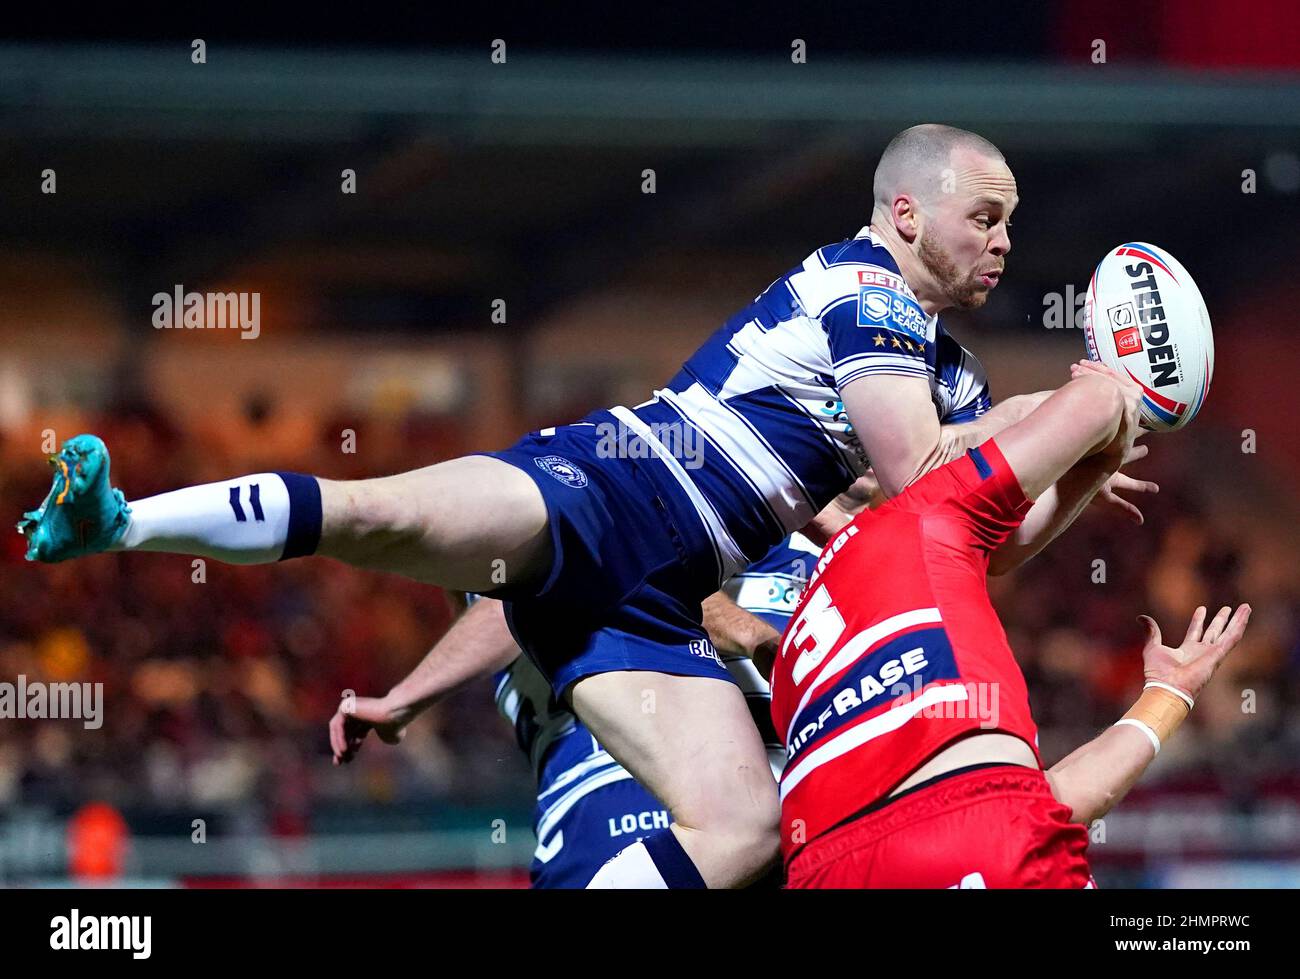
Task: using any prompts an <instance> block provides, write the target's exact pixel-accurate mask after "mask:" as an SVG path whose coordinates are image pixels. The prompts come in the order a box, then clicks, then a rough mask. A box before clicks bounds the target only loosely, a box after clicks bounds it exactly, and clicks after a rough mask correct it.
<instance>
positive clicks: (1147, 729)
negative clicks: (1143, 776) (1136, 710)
mask: <svg viewBox="0 0 1300 979" xmlns="http://www.w3.org/2000/svg"><path fill="white" fill-rule="evenodd" d="M1121 724H1127V725H1129V726H1130V727H1135V728H1137V729H1138V730H1139V731H1141V732H1142V733H1143V734H1145V735H1146V736H1147V740H1148V741H1150V742H1151V747H1152V748H1154V749H1155V750H1156V754H1157V755H1158V754H1160V738H1159V736H1158V735H1157V734H1156V732H1155V731H1154V730H1152V728H1151V726H1150V725H1149V724H1144V723H1143V722H1142V721H1139V720H1138V719H1137V718H1136V717H1124V718H1121V719H1120V720H1118V721H1116V722H1115V726H1116V727H1119V726H1120V725H1121Z"/></svg>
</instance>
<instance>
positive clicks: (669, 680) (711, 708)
mask: <svg viewBox="0 0 1300 979" xmlns="http://www.w3.org/2000/svg"><path fill="white" fill-rule="evenodd" d="M570 696H571V698H572V702H573V709H574V712H575V713H576V714H577V715H578V717H579V718H580V719H581V720H582V722H583V723H584V724H586V725H587V727H588V728H590V729H591V732H592V734H594V735H595V737H596V739H597V740H598V741H599V742H600V743H601V744H602V745H603V746H604V748H605V750H606V751H608V752H609V753H610V754H611V755H613V756H614V757H615V758H616V759H617V760H618V761H619V762H620V764H622V765H623V767H624V768H626V769H627V770H628V771H630V772H631V773H632V775H633V776H634V777H635V778H636V779H637V781H638V782H640V783H641V784H642V785H644V786H645V787H646V788H647V789H648V790H649V791H650V792H651V793H652V794H653V795H654V796H655V797H657V798H659V799H661V800H663V802H664V804H665V805H667V806H668V810H669V812H671V813H672V815H673V820H674V822H676V823H678V824H679V825H681V826H684V827H687V828H690V829H709V828H716V827H719V826H721V827H724V828H725V826H726V824H727V823H735V822H736V821H737V820H741V821H744V822H746V823H747V824H749V825H754V824H764V823H766V822H769V821H771V822H773V823H774V822H775V819H776V813H777V809H778V802H777V793H776V782H775V781H774V780H773V778H772V769H771V767H770V765H769V764H768V760H767V753H766V750H765V749H764V747H763V740H762V738H761V737H760V736H759V733H758V729H757V728H756V727H755V726H754V721H753V718H752V717H751V716H750V713H749V707H748V706H747V704H746V703H745V696H744V694H743V693H741V691H740V688H739V687H737V686H736V685H735V684H734V683H731V682H729V681H727V680H722V679H713V678H711V677H700V676H673V675H669V674H665V673H651V672H645V671H638V670H626V671H620V672H611V673H600V674H597V675H594V676H588V677H584V678H583V679H581V680H579V681H577V682H576V683H575V684H574V685H573V687H572V688H571V693H570Z"/></svg>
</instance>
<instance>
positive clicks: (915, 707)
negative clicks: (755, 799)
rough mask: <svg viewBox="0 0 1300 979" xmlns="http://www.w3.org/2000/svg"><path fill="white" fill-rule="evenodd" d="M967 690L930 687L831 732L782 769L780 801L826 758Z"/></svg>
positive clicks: (951, 700)
mask: <svg viewBox="0 0 1300 979" xmlns="http://www.w3.org/2000/svg"><path fill="white" fill-rule="evenodd" d="M969 695H970V694H969V691H968V690H967V689H966V687H965V685H964V684H961V683H948V684H945V685H943V686H941V687H931V688H930V689H929V690H926V691H925V692H924V693H922V694H921V695H920V696H919V697H914V698H912V699H910V700H908V701H907V702H905V703H902V704H899V705H898V706H897V707H892V708H890V709H889V710H887V711H885V712H884V713H881V714H877V715H876V716H875V717H872V718H869V719H868V720H865V721H863V722H862V723H861V724H858V725H856V726H854V727H851V728H849V729H848V730H847V731H844V732H842V733H840V734H837V735H835V736H833V737H832V738H831V739H830V740H829V741H827V742H826V743H825V744H823V745H821V746H820V747H818V748H815V749H813V750H812V751H810V752H808V754H806V755H804V756H803V757H802V758H800V759H799V760H798V761H797V762H795V763H794V764H793V765H790V766H789V767H787V768H786V770H785V775H784V776H783V777H782V779H781V800H782V801H783V802H784V801H785V797H786V795H787V794H788V793H790V792H793V791H794V787H795V786H796V785H798V784H799V783H800V782H802V781H803V780H804V779H805V778H807V777H808V776H809V775H811V774H812V773H813V772H814V771H816V770H817V769H818V768H820V767H821V766H822V765H825V764H826V763H827V762H829V761H834V760H835V759H836V758H839V757H840V756H841V755H845V754H848V753H849V752H850V751H852V750H853V749H854V748H860V747H861V746H862V745H864V744H866V743H867V742H868V741H872V740H874V739H876V738H878V737H880V736H881V735H882V734H889V733H890V732H891V731H896V730H898V729H899V728H900V727H902V726H903V725H904V724H906V723H907V722H908V721H910V720H911V719H912V718H913V717H915V716H916V715H917V714H919V713H920V712H921V711H922V710H924V709H925V708H927V707H929V706H931V705H932V704H946V703H954V702H956V701H959V700H966V699H967V697H968V696H969Z"/></svg>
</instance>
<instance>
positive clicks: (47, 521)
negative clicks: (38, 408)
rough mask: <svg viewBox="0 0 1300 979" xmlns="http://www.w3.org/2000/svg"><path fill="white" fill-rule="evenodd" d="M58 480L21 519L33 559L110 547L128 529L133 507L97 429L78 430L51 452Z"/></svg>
mask: <svg viewBox="0 0 1300 979" xmlns="http://www.w3.org/2000/svg"><path fill="white" fill-rule="evenodd" d="M50 465H51V466H53V467H54V484H53V485H52V486H51V487H50V493H49V495H48V496H47V497H45V502H44V503H42V504H41V505H40V506H39V507H38V508H37V509H35V510H33V511H31V512H30V513H25V514H23V519H22V520H20V521H18V532H19V533H20V534H22V535H23V536H24V537H26V538H27V560H29V561H44V562H46V563H48V564H53V563H55V562H57V561H66V560H68V559H69V558H74V557H84V556H86V555H87V554H98V553H99V552H101V551H106V550H108V548H110V547H112V546H113V545H114V544H116V543H117V542H118V540H120V539H121V537H122V535H123V534H124V533H126V525H127V524H128V523H129V522H130V517H129V515H130V513H131V508H130V507H129V506H127V505H126V498H125V497H124V496H123V495H122V491H121V490H118V489H113V487H112V486H110V485H109V483H108V465H109V460H108V448H107V447H106V446H105V445H104V442H103V440H102V439H100V438H98V437H97V436H95V435H78V436H76V437H74V438H70V439H68V441H66V442H64V443H63V448H62V450H60V452H59V454H58V455H56V456H52V457H51V458H50Z"/></svg>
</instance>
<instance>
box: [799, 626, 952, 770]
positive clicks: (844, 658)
mask: <svg viewBox="0 0 1300 979" xmlns="http://www.w3.org/2000/svg"><path fill="white" fill-rule="evenodd" d="M941 621H943V620H942V618H941V617H940V615H939V610H938V609H937V608H918V609H914V610H912V611H911V612H902V613H900V614H899V615H891V616H890V617H889V618H887V619H884V620H882V621H880V622H877V623H876V624H875V625H873V626H870V627H868V628H866V629H863V630H862V631H861V632H859V633H858V634H857V635H856V636H854V637H853V638H852V639H850V640H849V641H848V642H846V643H845V644H844V645H843V646H842V647H841V648H840V651H839V652H838V653H836V654H835V655H834V656H832V657H831V658H830V660H829V661H828V662H827V663H826V665H825V666H823V667H822V669H821V672H820V673H818V674H817V676H816V678H815V679H814V680H813V682H812V683H810V684H808V689H806V690H805V691H804V692H803V696H802V697H800V698H799V706H798V707H796V708H795V710H794V713H792V714H791V715H790V727H789V728H788V729H787V730H786V732H785V743H786V744H789V743H790V738H791V736H792V735H793V734H794V726H795V723H796V722H797V721H798V719H799V715H800V714H802V713H803V709H804V708H805V707H807V706H808V701H810V700H811V699H812V695H813V693H815V692H816V690H817V689H818V688H819V687H820V686H821V685H822V684H823V683H825V682H826V681H827V680H829V679H831V678H832V677H833V676H835V674H837V673H839V672H840V671H841V670H842V669H844V668H845V667H846V666H848V665H849V664H851V663H852V662H853V661H854V660H856V659H857V658H858V657H859V656H861V655H862V654H863V653H865V652H866V651H867V650H868V649H870V648H871V647H872V646H874V645H876V643H878V642H880V641H881V640H883V639H888V638H889V637H890V636H892V635H894V633H897V632H902V631H903V630H904V629H910V628H911V627H912V626H916V625H925V624H927V623H932V622H941ZM798 626H799V620H798V619H796V620H795V622H794V623H793V624H792V625H791V628H790V629H789V631H788V632H787V637H786V642H789V641H790V640H791V639H793V638H794V637H795V635H796V634H797V629H798ZM782 655H785V651H784V650H782ZM807 655H808V653H807V652H804V653H801V654H800V659H802V658H803V657H804V656H807ZM816 665H817V664H816V663H815V662H814V663H812V664H810V665H809V667H808V669H809V670H811V669H812V667H813V666H816ZM798 669H799V664H798V663H796V664H795V667H794V669H793V670H791V675H792V676H793V674H794V673H795V672H796V671H798ZM805 672H806V671H805Z"/></svg>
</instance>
